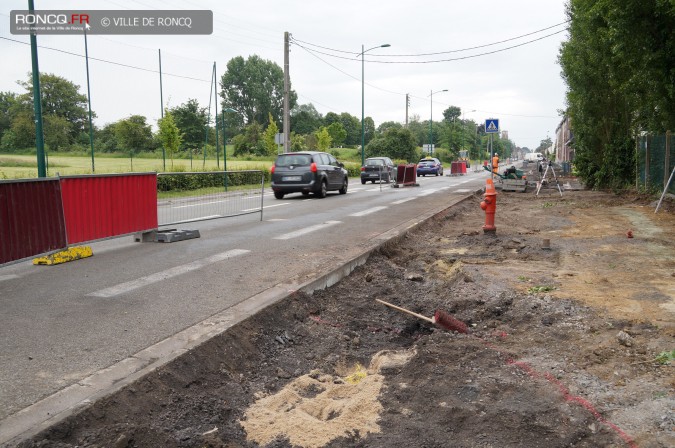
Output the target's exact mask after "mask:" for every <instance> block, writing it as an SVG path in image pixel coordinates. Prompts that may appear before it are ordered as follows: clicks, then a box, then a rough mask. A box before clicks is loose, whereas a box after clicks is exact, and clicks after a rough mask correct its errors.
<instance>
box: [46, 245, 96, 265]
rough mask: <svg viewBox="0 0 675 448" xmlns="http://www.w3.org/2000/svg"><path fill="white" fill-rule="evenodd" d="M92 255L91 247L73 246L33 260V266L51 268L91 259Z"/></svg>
mask: <svg viewBox="0 0 675 448" xmlns="http://www.w3.org/2000/svg"><path fill="white" fill-rule="evenodd" d="M92 255H94V253H93V252H92V250H91V247H89V246H75V247H70V248H68V249H66V250H62V251H60V252H56V253H53V254H50V255H47V256H44V257H40V258H35V259H34V260H33V264H35V265H38V264H43V265H47V266H51V265H53V264H61V263H66V262H68V261H73V260H79V259H80V258H87V257H91V256H92Z"/></svg>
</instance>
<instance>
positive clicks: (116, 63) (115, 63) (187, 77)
mask: <svg viewBox="0 0 675 448" xmlns="http://www.w3.org/2000/svg"><path fill="white" fill-rule="evenodd" d="M0 39H3V40H7V41H10V42H15V43H18V44H23V45H30V43H29V42H22V41H20V40H16V39H10V38H8V37H4V36H0ZM38 48H42V49H44V50H51V51H56V52H59V53H64V54H68V55H71V56H77V57H80V58H84V57H85V56H84V55H83V54H78V53H73V52H71V51H66V50H61V49H59V48H52V47H46V46H43V45H38ZM89 59H90V60H92V61H98V62H105V63H106V64H112V65H117V66H120V67H126V68H132V69H134V70H140V71H144V72H149V73H159V70H154V69H149V68H144V67H138V66H135V65H130V64H124V63H122V62H115V61H108V60H106V59H101V58H95V57H91V56H90V57H89ZM162 75H167V76H173V77H175V78H182V79H189V80H191V81H199V82H211V81H210V80H206V79H199V78H192V77H190V76H184V75H176V74H173V73H166V72H164V71H162Z"/></svg>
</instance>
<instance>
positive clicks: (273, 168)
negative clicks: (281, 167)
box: [270, 165, 277, 174]
mask: <svg viewBox="0 0 675 448" xmlns="http://www.w3.org/2000/svg"><path fill="white" fill-rule="evenodd" d="M276 167H277V166H276V165H272V168H270V173H272V174H274V170H275V168H276Z"/></svg>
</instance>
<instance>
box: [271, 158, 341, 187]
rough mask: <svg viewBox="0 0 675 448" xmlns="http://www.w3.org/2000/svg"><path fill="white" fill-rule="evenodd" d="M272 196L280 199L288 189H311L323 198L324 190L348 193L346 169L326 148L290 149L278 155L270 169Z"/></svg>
mask: <svg viewBox="0 0 675 448" xmlns="http://www.w3.org/2000/svg"><path fill="white" fill-rule="evenodd" d="M270 172H271V173H272V191H274V197H275V198H277V199H283V197H284V195H286V194H288V193H302V194H303V195H306V196H307V195H309V194H310V193H314V194H315V195H316V196H317V197H320V198H325V197H326V192H328V191H334V190H337V191H339V192H340V194H347V184H348V180H347V179H348V173H347V170H346V169H345V168H344V164H343V163H341V162H338V161H337V160H336V159H335V157H333V156H332V155H331V154H328V153H325V152H316V151H306V152H289V153H285V154H280V155H279V156H277V159H276V161H275V162H274V165H272V168H271V169H270Z"/></svg>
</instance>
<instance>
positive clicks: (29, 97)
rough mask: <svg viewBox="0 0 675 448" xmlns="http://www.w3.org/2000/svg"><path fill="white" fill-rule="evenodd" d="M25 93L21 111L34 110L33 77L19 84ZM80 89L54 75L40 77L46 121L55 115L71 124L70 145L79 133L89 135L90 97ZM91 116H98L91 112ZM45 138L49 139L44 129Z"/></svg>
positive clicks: (41, 75) (44, 74)
mask: <svg viewBox="0 0 675 448" xmlns="http://www.w3.org/2000/svg"><path fill="white" fill-rule="evenodd" d="M19 85H21V86H22V87H23V88H24V89H26V93H24V94H23V95H21V96H20V98H19V99H20V101H21V104H22V108H23V110H25V111H30V113H31V115H32V111H33V78H32V77H31V76H29V77H28V80H27V81H23V82H21V81H19ZM79 89H80V86H78V85H77V84H74V83H72V82H70V81H68V80H67V79H65V78H62V77H60V76H57V75H54V74H51V73H42V74H40V94H41V95H42V115H43V119H45V118H46V117H48V116H50V115H55V116H57V117H61V118H63V119H65V120H66V121H67V122H68V123H70V127H69V130H68V136H69V142H70V143H72V142H75V140H76V139H77V137H78V136H79V134H81V133H87V132H89V112H88V105H87V96H86V95H84V94H81V93H80V92H79ZM92 116H94V117H95V116H96V114H95V113H93V112H92ZM44 131H45V139H48V138H49V136H48V135H47V130H46V129H45V130H44Z"/></svg>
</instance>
